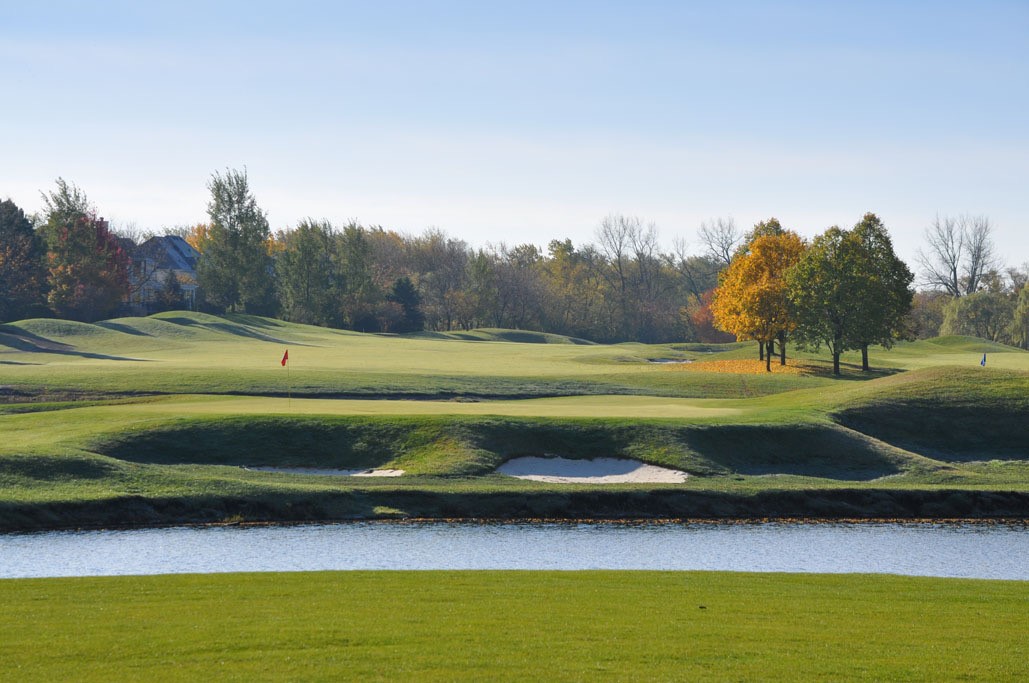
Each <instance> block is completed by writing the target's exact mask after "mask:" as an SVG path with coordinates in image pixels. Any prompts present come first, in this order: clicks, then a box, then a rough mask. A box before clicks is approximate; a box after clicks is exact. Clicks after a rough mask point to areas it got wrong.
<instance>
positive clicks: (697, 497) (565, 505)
mask: <svg viewBox="0 0 1029 683" xmlns="http://www.w3.org/2000/svg"><path fill="white" fill-rule="evenodd" d="M370 521H382V522H391V523H405V522H430V521H431V522H471V523H490V524H499V523H538V522H544V523H549V522H555V523H561V522H567V523H592V524H598V523H611V524H651V523H683V524H689V523H698V524H699V523H727V524H755V523H767V522H775V523H869V524H879V523H915V524H917V523H937V524H947V523H955V524H973V523H977V524H1029V492H1023V491H969V490H962V489H950V490H937V491H925V490H890V489H831V490H825V489H811V490H773V491H761V492H757V493H754V494H731V493H721V492H711V491H697V490H677V489H669V488H655V489H639V490H631V491H624V490H622V491H604V490H598V489H596V488H589V489H580V490H574V491H567V492H553V491H531V492H530V491H524V490H521V491H516V490H512V491H510V492H508V491H500V492H490V493H483V492H453V491H449V492H448V491H439V490H431V489H407V490H395V489H394V490H387V491H378V490H375V489H373V488H368V489H350V490H345V491H338V492H332V493H325V492H319V493H314V494H309V495H306V496H305V495H295V494H294V495H277V496H265V497H262V498H239V497H230V496H226V497H213V496H201V497H197V498H185V497H171V498H148V497H141V496H126V497H123V498H118V499H114V500H105V501H76V502H48V503H34V504H33V503H24V504H18V503H11V502H0V533H18V532H35V531H65V530H86V529H145V528H166V527H172V526H197V527H203V526H234V525H291V524H329V523H345V522H370Z"/></svg>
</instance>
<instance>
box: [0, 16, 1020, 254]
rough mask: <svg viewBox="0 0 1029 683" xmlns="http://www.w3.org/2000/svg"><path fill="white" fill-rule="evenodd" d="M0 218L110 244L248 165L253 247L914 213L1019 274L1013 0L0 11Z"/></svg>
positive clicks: (912, 237) (905, 239) (152, 225)
mask: <svg viewBox="0 0 1029 683" xmlns="http://www.w3.org/2000/svg"><path fill="white" fill-rule="evenodd" d="M0 87H2V89H3V97H2V98H0V130H2V131H3V153H2V154H0V197H10V198H11V199H13V200H14V201H15V202H16V203H18V204H19V205H20V206H21V207H22V208H24V209H25V210H26V211H30V212H31V211H36V210H39V209H40V207H41V200H40V194H39V193H40V190H48V189H52V188H53V184H54V180H55V179H56V178H57V177H58V176H61V177H64V178H65V179H66V180H69V181H72V182H74V183H76V184H77V185H79V186H80V187H81V188H82V189H83V190H85V191H86V193H87V194H88V195H89V197H90V198H91V199H92V200H93V201H94V202H95V203H96V204H97V206H98V208H99V210H100V213H101V214H103V215H105V216H107V217H108V218H110V219H113V221H114V222H115V224H116V225H129V224H135V225H136V227H137V228H139V229H140V230H159V229H160V228H161V227H162V226H175V225H185V224H192V223H196V222H199V221H202V220H204V219H205V217H206V215H205V208H206V201H207V190H206V187H205V185H206V182H207V181H208V179H209V178H210V175H211V173H212V172H213V171H215V170H222V169H225V168H226V167H233V168H241V167H244V166H245V167H246V168H247V170H248V172H249V176H250V182H251V187H252V189H253V191H254V194H255V195H256V197H257V200H258V203H259V204H260V205H261V207H262V208H264V209H265V210H266V211H267V212H268V216H269V220H270V222H271V225H272V228H273V229H279V228H285V227H289V226H293V225H295V224H296V222H297V221H298V220H300V219H301V218H304V217H308V216H311V217H314V218H329V219H331V220H333V221H337V222H344V221H346V220H348V219H351V218H354V219H357V220H359V221H361V222H363V223H365V224H378V225H382V226H383V227H387V228H393V229H397V230H400V231H403V232H408V233H418V232H421V231H422V230H423V229H425V228H426V227H429V226H436V227H439V228H441V229H443V230H445V231H446V232H448V233H449V234H451V235H454V236H456V237H460V238H462V239H465V240H467V241H468V242H470V243H471V244H473V245H481V244H484V243H486V242H494V243H496V242H501V241H503V242H507V243H509V244H512V243H520V242H533V243H536V244H538V245H540V246H545V245H546V243H547V242H548V241H549V240H551V239H554V238H566V237H567V238H571V239H572V241H573V242H575V243H577V244H580V243H583V242H587V241H593V240H594V234H595V230H596V227H597V225H598V224H599V222H600V220H601V219H602V218H603V217H604V216H605V215H606V214H608V213H611V212H618V213H624V214H631V215H636V216H639V217H641V218H642V219H644V220H645V221H653V222H655V223H656V224H657V226H658V228H659V230H660V234H661V237H662V241H663V243H664V244H666V245H670V244H671V242H672V239H673V237H676V236H683V237H686V238H687V239H689V240H691V242H692V243H693V244H694V247H695V248H696V249H698V250H699V247H698V246H697V245H696V238H695V235H696V231H697V228H698V226H699V224H700V222H701V221H703V220H705V219H709V218H714V217H718V216H732V217H734V218H735V220H736V222H737V223H738V224H739V225H741V226H743V227H749V226H750V225H752V224H753V223H754V222H756V221H758V220H761V219H764V218H767V217H769V216H776V217H778V218H779V219H780V220H781V221H782V222H783V224H784V225H785V226H787V227H791V228H794V229H796V230H798V231H799V232H800V233H801V234H802V235H805V236H808V237H811V236H813V235H815V234H817V233H818V232H820V231H821V230H823V229H825V228H826V227H828V226H830V225H833V224H839V225H841V226H843V227H849V226H851V225H853V224H854V223H855V222H857V221H858V220H859V219H860V217H861V215H862V214H863V213H864V212H865V211H874V212H876V213H878V214H879V215H880V217H882V218H883V220H884V221H885V222H886V224H887V226H888V227H889V228H890V230H891V232H892V234H893V236H894V240H895V242H896V244H897V248H898V251H899V252H900V254H901V256H902V257H904V258H907V259H910V258H912V257H913V256H914V252H915V250H916V249H917V248H918V246H919V244H920V242H921V237H922V233H923V231H924V229H925V227H926V225H927V224H928V223H929V221H930V220H931V219H932V218H933V216H934V215H935V214H937V213H940V214H959V213H971V214H985V215H987V216H989V217H990V218H991V220H992V222H993V224H994V226H995V239H996V242H997V244H998V247H999V248H1000V251H1001V252H1002V254H1003V256H1004V258H1005V260H1006V261H1007V262H1008V263H1009V264H1010V265H1014V264H1016V263H1020V262H1023V261H1027V260H1029V182H1027V181H1029V2H1027V1H1026V0H1018V1H1015V0H1012V1H1009V2H1000V1H990V0H985V1H980V2H917V1H903V2H900V1H896V2H868V1H864V2H853V3H843V2H778V3H775V2H709V1H707V2H685V1H683V2H646V1H634V2H629V1H623V2H603V1H596V0H594V1H590V2H559V1H558V0H550V1H546V2H532V1H526V0H519V1H518V2H499V1H498V2H491V1H489V0H480V1H477V2H432V1H431V0H423V1H416V2H389V1H387V0H379V1H376V2H371V1H365V2H304V1H302V0H300V1H293V2H282V1H279V2H274V3H269V2H263V1H259V0H248V1H247V2H215V1H213V0H211V1H210V2H207V1H200V2H194V1H191V0H175V1H174V2H159V1H156V0H155V1H152V2H135V1H130V0H125V1H123V2H103V1H99V0H92V1H87V2H70V1H69V2H58V1H52V2H50V1H47V2H25V1H24V0H0Z"/></svg>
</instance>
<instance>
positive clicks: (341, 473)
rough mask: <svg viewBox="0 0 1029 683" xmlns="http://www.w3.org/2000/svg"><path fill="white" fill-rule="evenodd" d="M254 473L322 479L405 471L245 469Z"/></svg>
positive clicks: (286, 468)
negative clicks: (313, 476) (307, 475)
mask: <svg viewBox="0 0 1029 683" xmlns="http://www.w3.org/2000/svg"><path fill="white" fill-rule="evenodd" d="M243 469H245V470H252V471H254V472H276V473H278V474H313V475H317V476H322V477H399V476H400V475H401V474H403V473H404V470H388V469H387V470H332V469H320V468H317V467H244V468H243Z"/></svg>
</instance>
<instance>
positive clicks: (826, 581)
mask: <svg viewBox="0 0 1029 683" xmlns="http://www.w3.org/2000/svg"><path fill="white" fill-rule="evenodd" d="M0 602H2V604H3V605H4V609H3V611H2V613H0V661H2V662H3V666H2V668H0V678H3V679H4V680H12V681H15V680H17V681H26V680H72V679H74V680H81V681H109V680H121V679H125V678H132V679H136V680H162V681H176V680H191V681H192V680H212V679H217V680H245V681H256V680H313V679H318V680H419V681H424V680H487V679H488V680H519V681H521V680H550V681H564V680H568V681H579V680H592V679H601V678H602V679H610V680H717V681H724V680H798V681H809V680H880V681H881V680H890V681H916V680H917V681H946V680H991V681H1022V680H1025V679H1026V677H1027V676H1029V664H1027V662H1029V649H1027V641H1026V639H1025V631H1026V628H1027V627H1029V621H1027V616H1026V615H1027V614H1029V598H1027V593H1026V588H1025V584H1024V583H1021V582H1005V581H970V580H953V579H926V578H906V577H887V576H876V577H871V576H860V575H851V576H846V575H843V576H819V575H775V574H767V575H761V574H737V573H700V572H679V573H677V572H342V573H339V572H319V573H306V574H228V575H218V574H213V575H199V576H190V575H180V576H149V577H107V578H84V579H44V580H5V581H0Z"/></svg>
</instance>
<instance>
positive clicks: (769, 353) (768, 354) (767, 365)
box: [765, 342, 772, 372]
mask: <svg viewBox="0 0 1029 683" xmlns="http://www.w3.org/2000/svg"><path fill="white" fill-rule="evenodd" d="M771 371H772V342H768V348H767V349H766V350H765V372H771Z"/></svg>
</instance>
